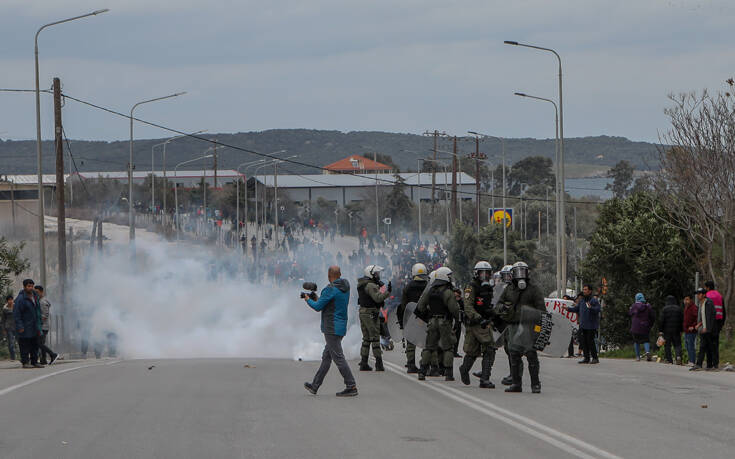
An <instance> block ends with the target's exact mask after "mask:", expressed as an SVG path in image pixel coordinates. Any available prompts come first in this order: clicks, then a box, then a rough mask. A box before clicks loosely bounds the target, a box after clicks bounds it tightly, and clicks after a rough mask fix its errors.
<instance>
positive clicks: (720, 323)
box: [712, 319, 725, 367]
mask: <svg viewBox="0 0 735 459" xmlns="http://www.w3.org/2000/svg"><path fill="white" fill-rule="evenodd" d="M724 326H725V321H724V320H722V319H720V320H715V330H714V332H715V334H714V336H713V337H712V360H713V361H714V366H715V367H719V366H720V331H721V330H722V327H724Z"/></svg>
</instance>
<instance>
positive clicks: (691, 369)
mask: <svg viewBox="0 0 735 459" xmlns="http://www.w3.org/2000/svg"><path fill="white" fill-rule="evenodd" d="M689 371H702V367H700V366H699V365H694V366H693V367H691V368H690V369H689Z"/></svg>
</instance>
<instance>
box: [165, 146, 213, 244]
mask: <svg viewBox="0 0 735 459" xmlns="http://www.w3.org/2000/svg"><path fill="white" fill-rule="evenodd" d="M212 156H214V155H205V156H200V157H198V158H194V159H190V160H188V161H183V162H180V163H179V164H177V165H176V167H174V176H176V177H178V175H179V170H178V169H179V166H183V165H184V164H189V163H193V162H194V161H199V160H202V159H207V158H211V157H212ZM174 205H175V206H176V241H177V242H178V240H179V226H180V224H181V223H180V222H179V187H178V184H177V183H175V182H174Z"/></svg>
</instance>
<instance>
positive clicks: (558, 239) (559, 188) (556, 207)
mask: <svg viewBox="0 0 735 459" xmlns="http://www.w3.org/2000/svg"><path fill="white" fill-rule="evenodd" d="M514 94H515V95H516V96H519V97H526V98H529V99H536V100H540V101H542V102H548V103H550V104H552V105H553V106H554V130H555V134H556V142H555V144H554V145H555V156H556V158H555V159H556V174H555V175H556V199H555V202H554V210H555V212H556V218H555V225H556V291H557V295H559V292H561V291H562V285H564V284H563V281H562V262H561V260H562V256H561V253H562V242H561V239H563V238H564V230H563V229H562V218H561V215H562V214H561V212H560V207H561V200H562V196H563V194H564V193H563V191H562V189H563V188H562V186H561V177H562V174H561V172H560V169H561V164H562V162H561V161H560V158H559V109H558V107H557V105H556V102H554V101H553V100H551V99H546V98H544V97H537V96H532V95H530V94H525V93H522V92H516V93H514ZM547 193H548V189H547ZM546 199H547V201H546V207H547V210H546V215H547V218H546V232H547V234H548V232H549V230H548V227H549V219H548V212H549V211H548V205H549V203H548V195H547V198H546ZM565 293H566V292H565Z"/></svg>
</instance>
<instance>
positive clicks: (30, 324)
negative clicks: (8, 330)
mask: <svg viewBox="0 0 735 459" xmlns="http://www.w3.org/2000/svg"><path fill="white" fill-rule="evenodd" d="M13 318H14V319H15V331H16V332H18V337H19V338H33V337H36V336H39V335H40V332H41V307H40V306H39V305H38V295H37V294H36V292H33V299H30V298H28V297H27V296H26V293H25V292H24V291H23V290H21V291H20V294H19V295H18V297H17V298H16V299H15V306H13ZM20 330H23V333H20Z"/></svg>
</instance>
